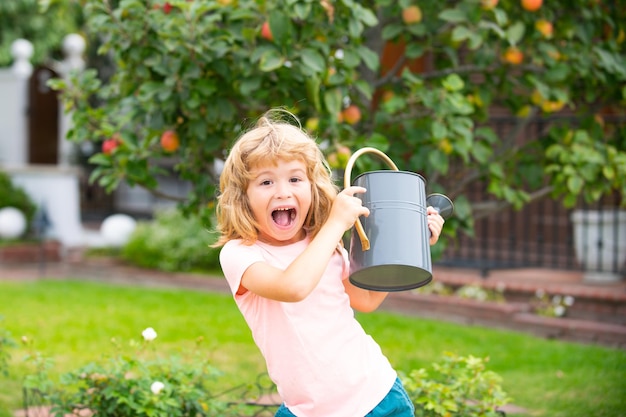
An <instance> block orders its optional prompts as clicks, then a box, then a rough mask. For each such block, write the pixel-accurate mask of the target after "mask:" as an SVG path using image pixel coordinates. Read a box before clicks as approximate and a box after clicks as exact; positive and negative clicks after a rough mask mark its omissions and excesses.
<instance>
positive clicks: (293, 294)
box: [240, 187, 369, 302]
mask: <svg viewBox="0 0 626 417" xmlns="http://www.w3.org/2000/svg"><path fill="white" fill-rule="evenodd" d="M363 192H365V188H363V187H348V188H346V189H345V190H343V191H342V192H340V193H339V194H338V195H337V197H336V198H335V201H334V202H333V207H332V210H331V213H330V216H329V218H328V220H327V221H326V223H324V225H323V226H322V228H321V229H320V231H319V232H318V234H317V235H316V236H315V238H313V240H312V241H311V243H310V244H309V246H307V248H306V249H305V250H304V252H302V253H301V254H300V255H299V256H298V257H297V258H296V259H295V260H294V261H293V262H292V263H291V264H290V265H289V266H288V267H287V268H286V269H285V270H281V269H279V268H276V267H273V266H271V265H269V264H267V263H265V262H257V263H254V264H252V265H250V267H249V268H248V269H247V270H246V272H244V274H243V276H242V278H241V286H242V287H244V289H245V290H248V291H252V292H253V293H255V294H258V295H260V296H261V297H265V298H270V299H272V300H277V301H285V302H297V301H301V300H303V299H305V298H306V297H307V296H308V295H309V294H310V293H311V291H313V289H314V288H315V287H316V286H317V284H318V283H319V280H320V279H321V277H322V275H323V273H324V271H325V270H326V267H327V266H328V262H329V261H330V258H331V256H332V255H333V253H334V252H335V250H336V249H337V245H338V244H339V242H340V241H341V238H342V236H343V233H344V232H345V231H346V230H348V229H349V228H350V227H352V225H353V224H354V222H355V221H356V219H357V218H358V217H359V216H368V215H369V210H368V209H367V207H363V205H362V202H361V200H360V199H359V198H357V197H354V194H355V193H363ZM241 290H242V289H241V288H240V293H241Z"/></svg>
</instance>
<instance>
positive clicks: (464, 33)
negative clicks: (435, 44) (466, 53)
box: [452, 26, 472, 42]
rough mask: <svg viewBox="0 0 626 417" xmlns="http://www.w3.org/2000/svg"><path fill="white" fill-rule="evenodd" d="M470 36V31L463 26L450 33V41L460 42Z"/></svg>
mask: <svg viewBox="0 0 626 417" xmlns="http://www.w3.org/2000/svg"><path fill="white" fill-rule="evenodd" d="M471 36H472V31H471V30H469V29H468V28H466V27H465V26H457V27H455V28H454V30H453V31H452V40H453V41H456V42H462V41H464V40H466V39H468V38H470V37H471Z"/></svg>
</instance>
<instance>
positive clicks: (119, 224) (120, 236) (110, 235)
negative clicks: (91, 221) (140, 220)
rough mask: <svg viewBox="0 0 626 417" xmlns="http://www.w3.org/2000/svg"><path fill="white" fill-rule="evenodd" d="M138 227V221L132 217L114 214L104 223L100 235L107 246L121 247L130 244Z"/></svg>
mask: <svg viewBox="0 0 626 417" xmlns="http://www.w3.org/2000/svg"><path fill="white" fill-rule="evenodd" d="M136 227H137V221H136V220H135V219H133V218H132V217H130V216H128V215H126V214H113V215H111V216H109V217H107V218H106V219H104V221H103V222H102V225H101V226H100V234H101V235H102V239H103V240H104V243H105V244H107V245H109V246H115V247H121V246H124V245H125V244H126V242H128V239H130V235H131V234H132V233H133V231H134V230H135V228H136Z"/></svg>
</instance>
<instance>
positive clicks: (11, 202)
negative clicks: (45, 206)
mask: <svg viewBox="0 0 626 417" xmlns="http://www.w3.org/2000/svg"><path fill="white" fill-rule="evenodd" d="M3 207H15V208H16V209H18V210H20V211H21V212H22V213H23V214H24V216H25V217H26V222H27V224H28V225H29V227H30V226H31V225H32V221H33V217H35V211H36V210H37V206H36V205H35V203H34V202H33V201H32V200H31V198H30V196H29V195H28V194H26V192H25V191H24V190H23V189H22V188H20V187H18V186H16V185H14V184H13V181H11V177H9V174H7V173H6V172H2V171H0V209H1V208H3Z"/></svg>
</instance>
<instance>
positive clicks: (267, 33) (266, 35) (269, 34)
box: [261, 22, 274, 41]
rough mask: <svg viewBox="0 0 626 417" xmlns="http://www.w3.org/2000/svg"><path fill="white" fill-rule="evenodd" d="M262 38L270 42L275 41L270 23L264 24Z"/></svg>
mask: <svg viewBox="0 0 626 417" xmlns="http://www.w3.org/2000/svg"><path fill="white" fill-rule="evenodd" d="M261 36H262V37H263V38H265V39H267V40H268V41H273V40H274V35H272V29H270V23H269V22H264V23H263V26H261Z"/></svg>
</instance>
